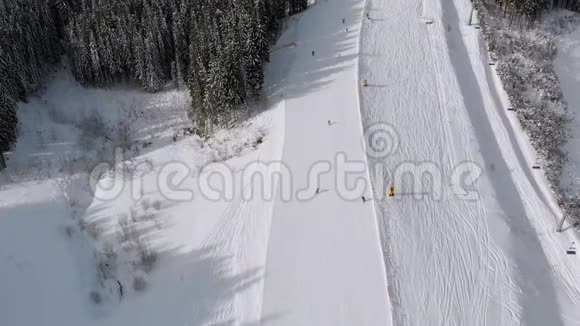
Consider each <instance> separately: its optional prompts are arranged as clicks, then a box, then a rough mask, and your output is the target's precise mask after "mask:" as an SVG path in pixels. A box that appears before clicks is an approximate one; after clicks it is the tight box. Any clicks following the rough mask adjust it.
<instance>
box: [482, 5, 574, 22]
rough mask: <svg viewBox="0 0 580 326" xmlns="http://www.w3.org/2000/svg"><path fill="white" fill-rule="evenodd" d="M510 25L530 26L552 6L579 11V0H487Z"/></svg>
mask: <svg viewBox="0 0 580 326" xmlns="http://www.w3.org/2000/svg"><path fill="white" fill-rule="evenodd" d="M489 1H490V2H494V3H495V5H496V6H497V8H498V11H499V14H501V15H502V16H503V18H505V19H507V21H508V22H509V24H510V25H517V26H519V27H520V28H523V27H528V28H529V27H532V26H533V25H534V23H535V22H536V21H538V20H539V19H540V18H541V17H542V14H543V13H544V12H546V11H547V10H550V9H552V8H564V9H568V10H573V11H580V0H489Z"/></svg>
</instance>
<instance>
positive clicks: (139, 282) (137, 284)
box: [133, 276, 147, 292]
mask: <svg viewBox="0 0 580 326" xmlns="http://www.w3.org/2000/svg"><path fill="white" fill-rule="evenodd" d="M146 289H147V281H146V280H145V278H143V277H142V276H137V277H135V278H134V279H133V290H135V291H136V292H143V291H145V290H146Z"/></svg>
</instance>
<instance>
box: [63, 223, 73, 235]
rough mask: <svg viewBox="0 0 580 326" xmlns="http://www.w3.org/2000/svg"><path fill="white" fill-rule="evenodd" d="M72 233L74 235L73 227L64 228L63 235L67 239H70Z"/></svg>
mask: <svg viewBox="0 0 580 326" xmlns="http://www.w3.org/2000/svg"><path fill="white" fill-rule="evenodd" d="M74 233H75V230H74V227H73V226H72V225H67V226H65V227H64V234H66V236H67V237H69V238H72V237H73V235H74Z"/></svg>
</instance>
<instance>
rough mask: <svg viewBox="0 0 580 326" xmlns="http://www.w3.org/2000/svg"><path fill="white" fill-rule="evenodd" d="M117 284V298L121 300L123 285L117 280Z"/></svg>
mask: <svg viewBox="0 0 580 326" xmlns="http://www.w3.org/2000/svg"><path fill="white" fill-rule="evenodd" d="M117 284H119V297H120V298H123V284H121V282H120V281H119V280H117Z"/></svg>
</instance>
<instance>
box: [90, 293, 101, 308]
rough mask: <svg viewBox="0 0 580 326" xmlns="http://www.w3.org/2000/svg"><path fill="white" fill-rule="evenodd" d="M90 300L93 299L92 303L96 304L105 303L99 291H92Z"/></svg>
mask: <svg viewBox="0 0 580 326" xmlns="http://www.w3.org/2000/svg"><path fill="white" fill-rule="evenodd" d="M89 298H90V299H91V301H92V302H93V303H94V304H97V305H99V304H101V303H102V302H103V298H102V297H101V294H100V293H99V292H97V291H91V293H89Z"/></svg>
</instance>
